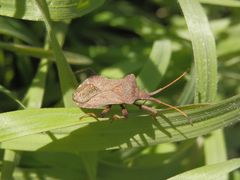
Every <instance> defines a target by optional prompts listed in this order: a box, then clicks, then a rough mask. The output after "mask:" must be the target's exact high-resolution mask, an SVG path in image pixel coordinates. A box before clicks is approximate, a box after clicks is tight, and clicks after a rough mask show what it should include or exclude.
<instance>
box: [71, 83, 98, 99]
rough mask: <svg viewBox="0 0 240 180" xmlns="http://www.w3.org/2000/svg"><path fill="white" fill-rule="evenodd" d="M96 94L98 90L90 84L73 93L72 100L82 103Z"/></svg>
mask: <svg viewBox="0 0 240 180" xmlns="http://www.w3.org/2000/svg"><path fill="white" fill-rule="evenodd" d="M98 92H99V89H98V88H97V87H95V86H94V85H92V84H87V85H84V86H80V87H79V88H77V90H76V91H75V93H74V99H75V100H76V101H78V102H81V103H84V102H87V101H88V100H90V99H91V98H92V97H93V96H95V95H96V94H98Z"/></svg>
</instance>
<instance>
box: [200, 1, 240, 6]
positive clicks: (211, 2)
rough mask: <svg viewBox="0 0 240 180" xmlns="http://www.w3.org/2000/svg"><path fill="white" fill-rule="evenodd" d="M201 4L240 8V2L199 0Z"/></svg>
mask: <svg viewBox="0 0 240 180" xmlns="http://www.w3.org/2000/svg"><path fill="white" fill-rule="evenodd" d="M199 2H201V3H206V4H212V5H218V6H227V7H240V2H239V1H236V0H227V1H225V0H199Z"/></svg>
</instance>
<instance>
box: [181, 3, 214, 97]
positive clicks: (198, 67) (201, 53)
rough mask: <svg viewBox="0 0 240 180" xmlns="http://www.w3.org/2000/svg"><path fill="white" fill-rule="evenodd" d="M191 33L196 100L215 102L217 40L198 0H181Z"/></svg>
mask: <svg viewBox="0 0 240 180" xmlns="http://www.w3.org/2000/svg"><path fill="white" fill-rule="evenodd" d="M179 4H180V6H181V8H182V11H183V14H184V17H185V20H186V23H187V26H188V30H189V32H190V35H191V41H192V46H193V54H194V61H195V102H213V101H214V99H215V97H216V93H217V58H216V48H215V41H214V37H213V34H212V32H211V29H210V27H209V23H208V20H207V17H206V15H205V13H204V10H203V8H202V7H201V5H200V4H199V2H198V1H197V0H179Z"/></svg>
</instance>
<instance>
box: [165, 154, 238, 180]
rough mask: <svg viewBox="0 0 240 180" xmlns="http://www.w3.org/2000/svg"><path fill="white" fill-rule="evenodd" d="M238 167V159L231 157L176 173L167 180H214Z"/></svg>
mask: <svg viewBox="0 0 240 180" xmlns="http://www.w3.org/2000/svg"><path fill="white" fill-rule="evenodd" d="M238 168H240V159H239V158H238V159H232V160H228V161H225V162H221V163H217V164H213V165H208V166H203V167H200V168H196V169H193V170H190V171H187V172H184V173H182V174H179V175H176V176H174V177H172V178H169V179H168V180H180V179H184V180H190V179H194V180H202V179H208V180H215V179H220V178H221V177H222V176H225V175H227V174H228V173H230V172H231V171H233V170H235V169H238Z"/></svg>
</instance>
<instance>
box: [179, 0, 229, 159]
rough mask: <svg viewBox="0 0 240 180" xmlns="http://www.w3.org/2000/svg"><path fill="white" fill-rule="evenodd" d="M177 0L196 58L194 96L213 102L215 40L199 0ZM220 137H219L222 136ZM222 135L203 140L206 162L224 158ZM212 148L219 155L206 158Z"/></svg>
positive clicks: (215, 68) (210, 154)
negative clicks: (205, 141) (204, 141)
mask: <svg viewBox="0 0 240 180" xmlns="http://www.w3.org/2000/svg"><path fill="white" fill-rule="evenodd" d="M179 3H180V6H181V8H182V10H183V14H184V16H185V20H186V22H187V25H188V29H189V32H190V34H191V41H192V46H193V54H194V61H195V66H194V67H195V69H194V72H195V75H194V77H195V82H194V83H195V98H194V100H195V102H214V100H215V97H216V94H217V58H216V57H217V55H216V46H215V40H214V37H213V34H212V31H211V29H210V25H209V23H208V20H207V16H206V15H205V12H204V10H203V8H202V7H201V5H200V3H199V2H198V1H196V0H193V1H189V0H179ZM218 133H219V132H218ZM222 133H223V132H222ZM216 134H217V132H216ZM214 137H215V138H214ZM219 137H222V139H220V138H219ZM223 137H224V135H223V134H222V136H212V138H213V140H211V141H208V143H206V144H204V148H206V150H205V153H206V154H205V158H206V162H207V163H216V162H220V161H222V160H226V159H227V157H226V156H227V155H226V149H225V146H224V144H225V143H224V138H223ZM214 139H215V140H214ZM217 140H220V142H221V143H219V144H217V145H219V146H214V145H216V144H213V142H214V141H217ZM212 147H214V149H212ZM220 149H221V150H220ZM212 151H215V153H216V154H218V155H217V156H219V159H213V158H210V159H207V158H209V157H211V156H212Z"/></svg>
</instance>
